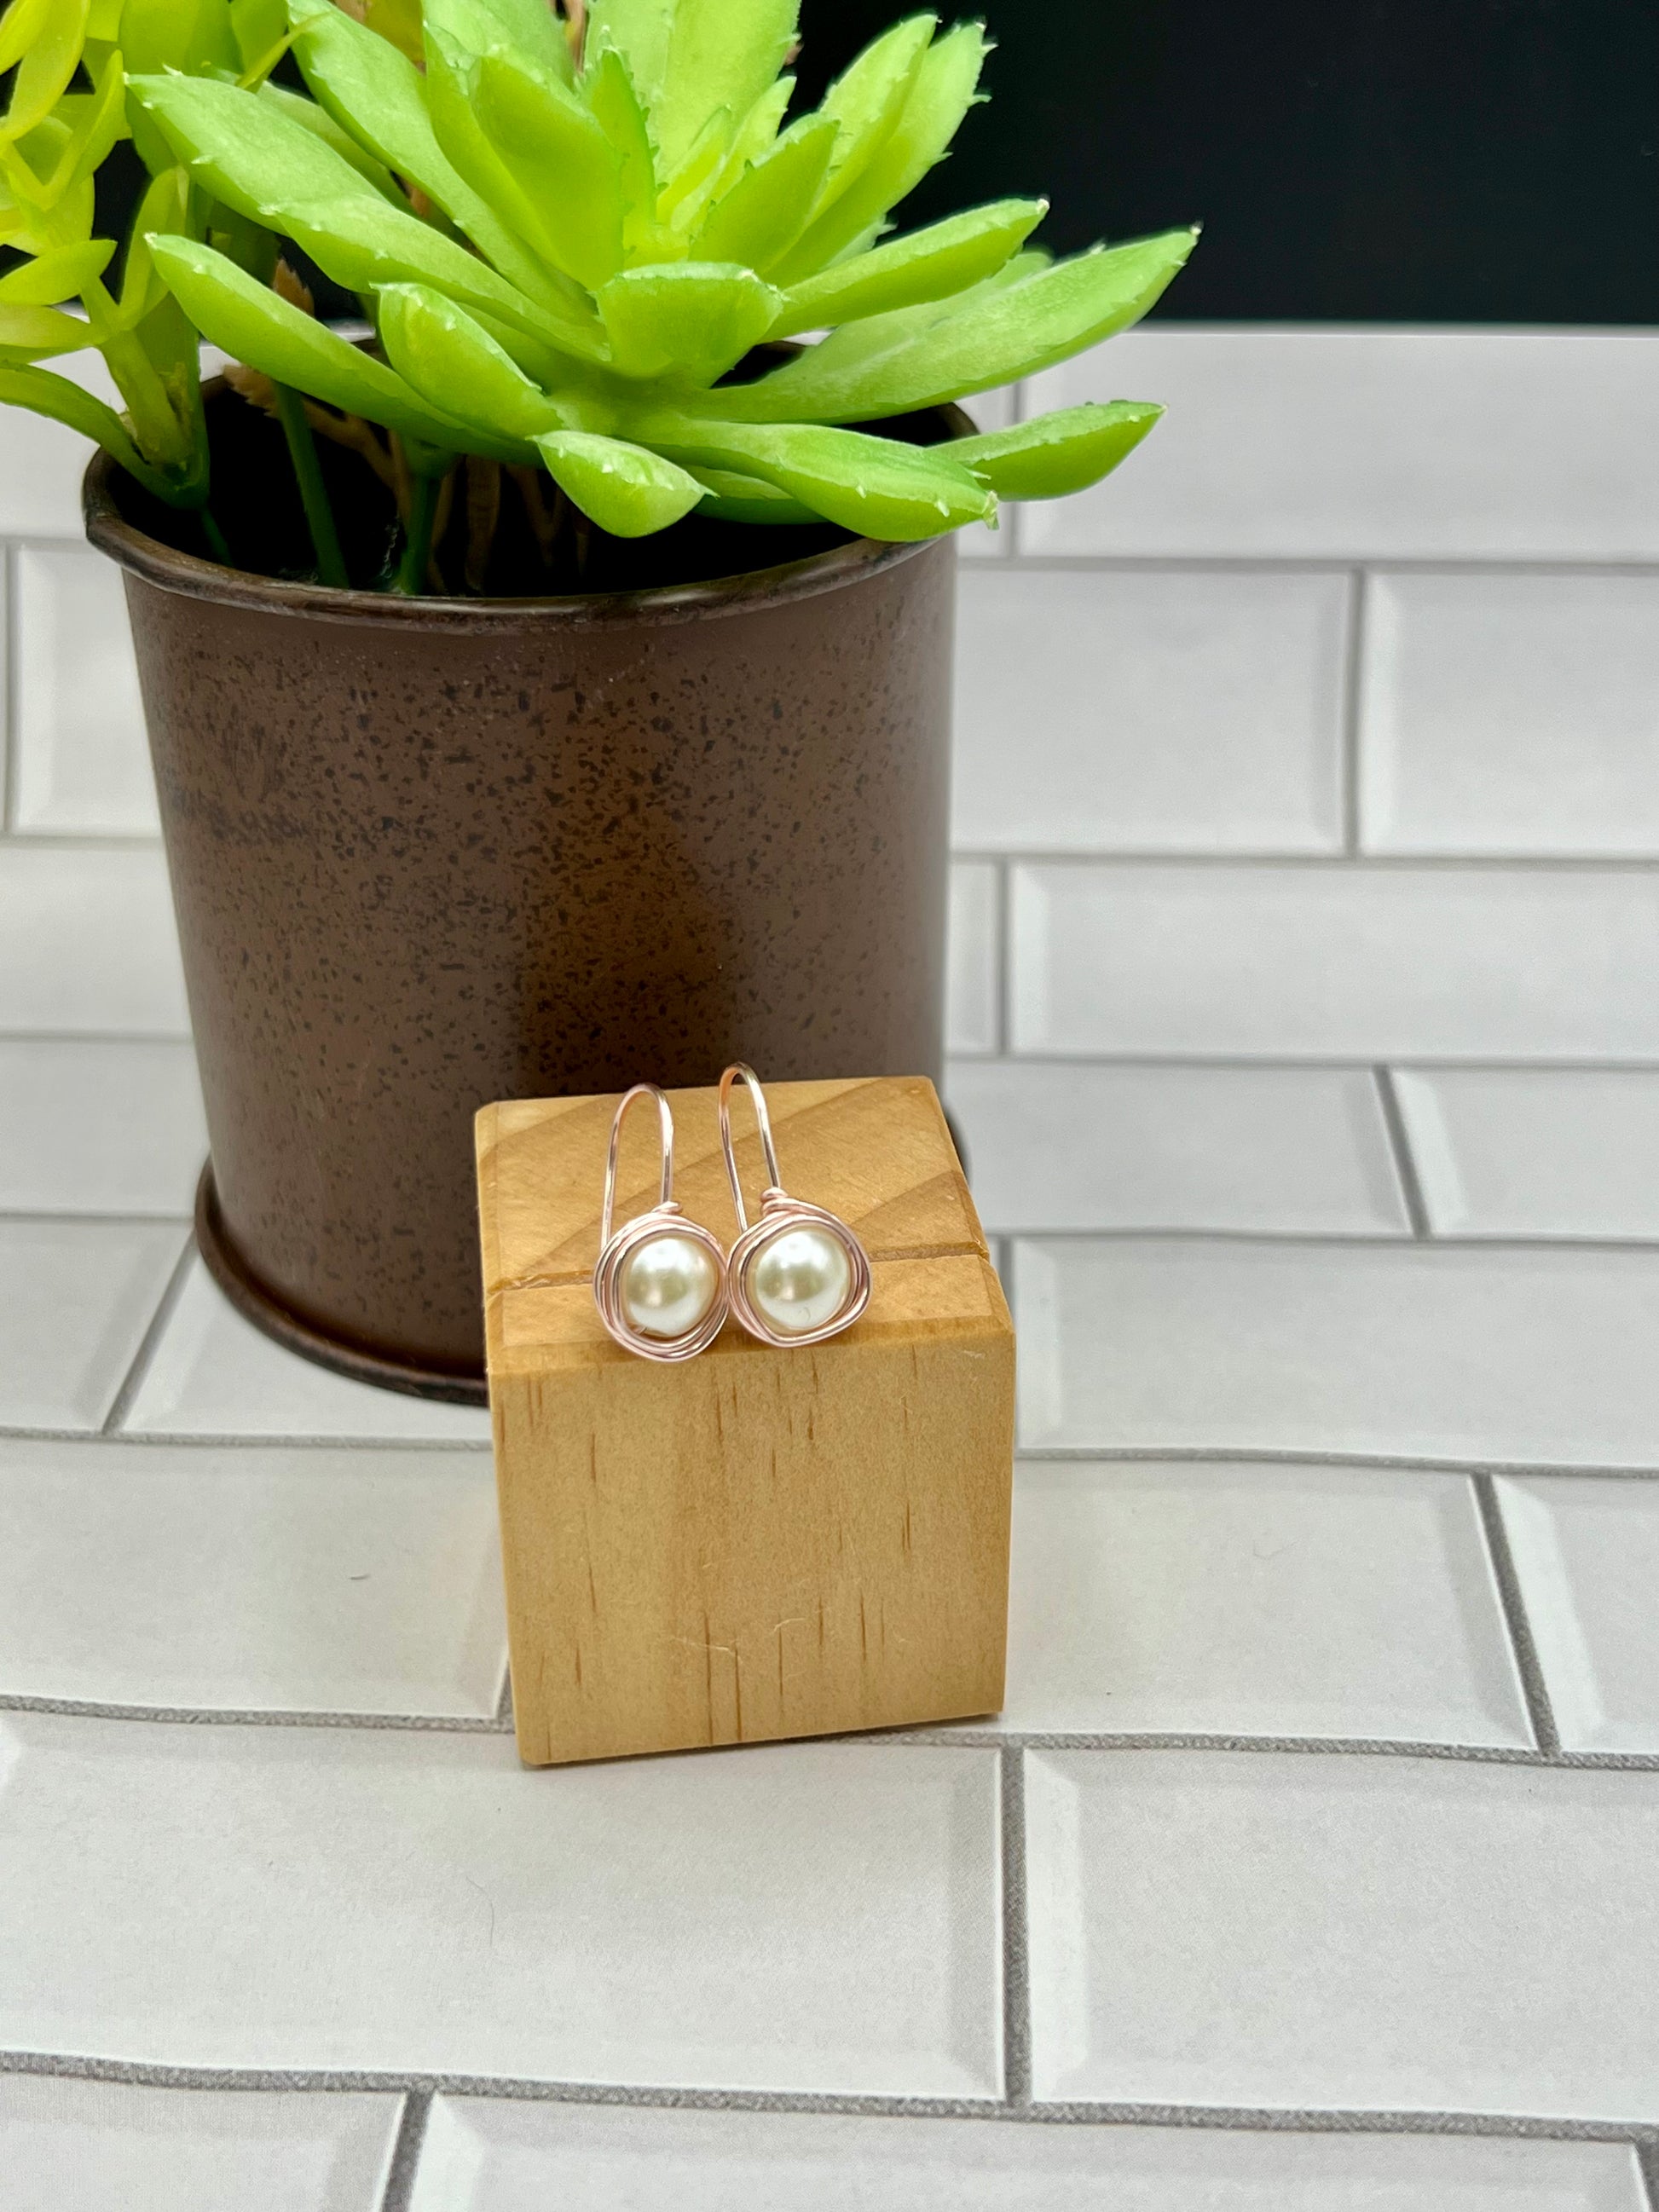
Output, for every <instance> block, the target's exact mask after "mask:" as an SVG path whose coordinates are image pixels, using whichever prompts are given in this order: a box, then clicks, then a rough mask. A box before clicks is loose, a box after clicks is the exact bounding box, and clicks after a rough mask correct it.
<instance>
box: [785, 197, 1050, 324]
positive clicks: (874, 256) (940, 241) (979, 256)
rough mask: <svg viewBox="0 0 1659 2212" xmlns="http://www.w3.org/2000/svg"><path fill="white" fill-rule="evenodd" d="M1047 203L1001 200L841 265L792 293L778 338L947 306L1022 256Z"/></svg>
mask: <svg viewBox="0 0 1659 2212" xmlns="http://www.w3.org/2000/svg"><path fill="white" fill-rule="evenodd" d="M1047 212H1048V202H1047V200H997V201H995V202H994V204H992V205H991V206H989V207H982V208H974V209H971V210H969V212H968V213H967V214H966V215H958V216H951V217H950V219H949V220H948V221H947V222H936V223H933V224H930V225H929V227H928V228H927V229H926V230H913V231H912V232H910V234H908V237H904V238H895V239H891V240H889V241H888V243H887V244H886V245H884V246H876V247H874V248H873V249H872V251H871V252H868V253H861V254H860V256H859V257H858V258H857V259H856V260H852V261H838V262H836V264H835V265H834V267H833V268H829V269H826V270H823V274H822V275H821V276H809V277H808V278H807V279H806V281H805V283H803V284H797V285H795V286H794V287H793V289H792V290H791V291H790V293H789V295H788V297H787V300H786V301H785V303H784V312H783V315H782V317H781V319H780V321H779V323H778V325H777V326H776V328H775V331H773V336H774V337H787V336H788V335H789V334H790V333H791V332H792V331H811V330H818V329H820V328H822V327H823V325H826V324H829V323H848V322H854V321H857V320H859V319H862V318H863V317H864V316H866V315H882V314H889V313H891V312H892V311H893V310H894V309H895V308H897V307H913V306H915V305H916V304H918V303H919V302H921V301H925V300H942V299H946V298H948V297H949V296H950V295H951V294H952V293H954V292H961V291H963V290H965V289H966V288H967V287H968V286H969V284H977V283H980V281H981V279H982V278H984V277H986V276H994V275H995V273H996V271H997V270H999V269H1000V268H1001V267H1003V265H1004V264H1006V262H1007V261H1008V260H1009V259H1010V258H1012V255H1014V254H1015V253H1016V252H1018V250H1019V248H1020V247H1021V246H1023V245H1024V242H1025V240H1026V239H1027V238H1028V237H1029V236H1030V234H1031V232H1032V231H1033V230H1035V229H1036V226H1037V224H1038V223H1039V222H1042V218H1043V216H1044V215H1046V214H1047Z"/></svg>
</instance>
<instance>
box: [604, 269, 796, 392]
mask: <svg viewBox="0 0 1659 2212" xmlns="http://www.w3.org/2000/svg"><path fill="white" fill-rule="evenodd" d="M780 306H781V296H780V295H779V294H778V293H776V292H775V291H774V290H773V289H772V288H771V286H770V285H769V284H765V283H762V281H761V279H760V278H759V277H758V276H756V274H755V272H754V270H752V269H744V268H741V267H739V266H738V264H737V263H735V262H722V261H679V262H668V263H664V264H659V265H658V266H655V267H646V268H641V269H625V270H623V272H622V273H621V275H620V276H613V277H612V278H611V282H610V283H608V284H607V285H605V288H604V289H603V290H602V291H601V292H600V293H599V313H600V314H601V315H602V316H603V317H604V319H605V330H606V331H607V333H608V334H609V336H610V339H611V362H612V366H613V367H614V368H616V370H617V373H618V374H620V375H622V376H625V377H629V378H635V379H647V378H654V377H662V376H667V375H670V374H673V373H675V372H677V371H678V373H679V374H680V375H681V376H682V377H683V378H684V380H685V381H686V382H688V383H706V382H708V381H709V380H712V379H713V378H714V377H716V376H718V375H720V374H721V373H722V372H723V371H724V370H726V369H728V368H731V367H732V364H733V363H734V362H739V361H741V360H742V359H743V357H744V355H745V354H746V353H747V352H748V351H749V350H750V348H751V347H752V346H754V345H756V344H757V343H759V341H760V340H761V339H762V338H763V337H765V335H766V333H767V331H769V329H770V328H771V326H772V324H773V323H774V321H775V319H776V317H777V313H778V309H779V307H780Z"/></svg>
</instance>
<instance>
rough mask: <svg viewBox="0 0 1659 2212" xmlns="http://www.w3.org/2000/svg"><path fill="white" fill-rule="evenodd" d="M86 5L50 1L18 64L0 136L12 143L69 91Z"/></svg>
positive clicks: (83, 0) (84, 26)
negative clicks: (48, 7)
mask: <svg viewBox="0 0 1659 2212" xmlns="http://www.w3.org/2000/svg"><path fill="white" fill-rule="evenodd" d="M87 5H88V0H52V7H51V8H50V9H48V10H46V14H45V20H44V21H42V22H41V23H40V27H39V28H38V29H37V30H36V32H35V34H34V37H33V40H31V41H30V43H29V45H28V46H27V50H26V51H25V52H24V55H23V58H22V60H21V62H20V63H19V64H18V65H17V74H16V76H15V77H14V78H13V79H12V86H11V101H10V105H9V106H8V108H7V110H6V112H5V115H4V117H3V118H0V137H5V138H9V139H14V140H15V139H18V138H21V137H22V136H23V133H24V132H25V131H32V130H33V128H34V126H35V125H36V124H37V123H40V122H42V121H43V120H44V119H45V118H46V117H47V116H48V115H50V114H51V112H52V109H53V108H54V107H55V106H57V105H58V99H59V96H60V95H61V94H64V93H65V92H67V91H68V89H69V87H70V81H71V79H72V78H73V77H74V75H75V71H76V66H77V64H79V62H80V59H81V48H82V45H83V44H84V42H85V40H86V35H87ZM0 35H3V33H0Z"/></svg>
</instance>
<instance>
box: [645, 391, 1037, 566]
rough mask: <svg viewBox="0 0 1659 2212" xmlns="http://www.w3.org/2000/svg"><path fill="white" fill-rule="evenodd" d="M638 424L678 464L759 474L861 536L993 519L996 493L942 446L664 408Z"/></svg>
mask: <svg viewBox="0 0 1659 2212" xmlns="http://www.w3.org/2000/svg"><path fill="white" fill-rule="evenodd" d="M634 428H635V432H636V435H639V436H640V437H641V438H645V439H648V440H649V441H650V442H651V444H652V445H653V446H654V447H656V448H657V449H658V451H659V452H660V453H667V454H668V455H669V456H670V457H671V459H675V460H680V461H685V462H688V463H690V465H692V466H694V467H695V466H698V465H704V466H708V467H713V468H730V469H736V470H738V471H741V472H742V473H744V474H745V475H749V476H757V477H763V479H764V480H765V481H766V482H767V483H775V484H776V485H778V486H779V487H780V488H781V489H782V490H784V491H787V493H788V494H789V495H790V496H791V497H792V498H793V499H798V500H799V501H800V503H801V505H802V506H803V507H811V510H812V512H813V513H814V514H821V515H823V516H824V517H825V518H826V519H827V520H829V521H830V522H838V523H839V524H840V525H841V526H842V529H844V530H856V531H858V532H860V533H861V534H862V535H863V536H865V537H867V538H897V539H912V538H937V537H938V536H939V534H940V533H941V532H944V531H946V530H955V529H957V528H959V527H960V526H961V525H962V524H963V523H964V522H988V521H989V520H990V519H991V517H992V516H993V515H994V513H996V506H997V503H996V498H995V495H994V494H993V493H992V492H990V491H987V489H986V488H985V486H984V485H983V484H981V483H978V482H977V481H976V480H975V478H974V477H972V476H970V475H969V472H968V471H967V470H966V469H963V468H960V467H958V466H957V464H956V463H955V462H954V461H953V460H951V459H948V458H946V452H947V449H945V448H941V447H933V448H931V449H929V448H925V447H920V446H904V445H900V444H899V443H898V442H897V441H896V440H895V439H891V438H869V437H865V436H863V435H861V434H860V432H858V431H856V430H826V429H821V428H818V427H817V426H816V425H814V424H810V423H799V422H790V423H777V424H773V423H767V424H751V423H747V422H744V423H736V422H710V421H708V420H707V419H703V418H699V417H697V416H691V415H682V414H671V413H668V412H666V411H664V412H662V413H652V414H650V415H647V416H644V417H643V418H642V419H641V421H640V422H637V423H636V424H635V425H634Z"/></svg>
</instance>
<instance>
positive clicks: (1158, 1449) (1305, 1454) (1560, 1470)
mask: <svg viewBox="0 0 1659 2212" xmlns="http://www.w3.org/2000/svg"><path fill="white" fill-rule="evenodd" d="M1014 1457H1015V1460H1016V1461H1017V1462H1018V1461H1020V1460H1029V1461H1030V1462H1031V1464H1032V1465H1033V1466H1034V1467H1043V1466H1050V1465H1052V1466H1059V1467H1079V1466H1080V1467H1088V1466H1094V1465H1101V1466H1117V1465H1122V1466H1127V1467H1137V1466H1139V1465H1141V1464H1143V1463H1145V1464H1146V1465H1149V1466H1158V1465H1164V1464H1167V1465H1170V1466H1174V1467H1360V1468H1375V1467H1383V1468H1400V1469H1401V1472H1402V1473H1405V1474H1425V1473H1426V1474H1515V1475H1544V1474H1547V1475H1549V1476H1551V1477H1555V1476H1567V1477H1569V1478H1571V1479H1572V1480H1577V1479H1579V1478H1580V1477H1587V1478H1589V1479H1591V1480H1595V1481H1607V1480H1617V1481H1629V1482H1651V1481H1652V1480H1654V1478H1655V1477H1656V1475H1659V1467H1601V1466H1592V1465H1590V1464H1589V1462H1585V1463H1584V1464H1583V1465H1582V1466H1573V1465H1571V1464H1567V1463H1565V1462H1561V1461H1559V1460H1475V1459H1453V1458H1449V1457H1448V1456H1446V1455H1443V1454H1441V1453H1424V1454H1421V1455H1413V1454H1412V1453H1408V1452H1397V1451H1393V1452H1389V1451H1372V1452H1356V1451H1341V1450H1337V1449H1328V1450H1324V1451H1275V1450H1263V1449H1261V1446H1260V1445H1255V1444H1242V1445H1241V1444H1105V1443H1103V1444H1017V1445H1016V1446H1015V1449H1014Z"/></svg>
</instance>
